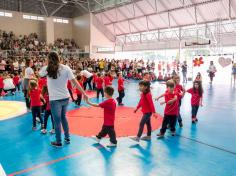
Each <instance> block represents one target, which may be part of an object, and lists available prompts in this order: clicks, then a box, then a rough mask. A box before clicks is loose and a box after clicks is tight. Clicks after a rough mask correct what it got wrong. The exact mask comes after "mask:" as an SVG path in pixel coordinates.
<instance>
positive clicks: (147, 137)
mask: <svg viewBox="0 0 236 176" xmlns="http://www.w3.org/2000/svg"><path fill="white" fill-rule="evenodd" d="M141 140H144V141H150V140H151V136H144V137H142V138H141Z"/></svg>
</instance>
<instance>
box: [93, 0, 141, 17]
mask: <svg viewBox="0 0 236 176" xmlns="http://www.w3.org/2000/svg"><path fill="white" fill-rule="evenodd" d="M139 1H143V0H130V1H128V2H124V1H123V2H120V3H117V1H116V3H115V4H114V6H113V7H106V8H105V7H104V8H103V9H100V10H94V11H91V12H92V13H95V14H98V13H101V12H104V11H107V10H111V9H115V8H118V7H123V6H126V5H129V4H132V3H133V2H139Z"/></svg>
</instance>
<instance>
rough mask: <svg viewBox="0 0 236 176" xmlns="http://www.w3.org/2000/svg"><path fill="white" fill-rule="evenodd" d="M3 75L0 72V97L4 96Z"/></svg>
mask: <svg viewBox="0 0 236 176" xmlns="http://www.w3.org/2000/svg"><path fill="white" fill-rule="evenodd" d="M3 80H4V78H3V76H2V73H0V97H1V96H2V91H3V88H4V83H3Z"/></svg>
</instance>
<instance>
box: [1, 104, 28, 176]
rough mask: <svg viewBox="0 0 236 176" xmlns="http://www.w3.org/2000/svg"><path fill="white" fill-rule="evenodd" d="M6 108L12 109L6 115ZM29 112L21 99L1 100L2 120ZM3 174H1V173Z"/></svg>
mask: <svg viewBox="0 0 236 176" xmlns="http://www.w3.org/2000/svg"><path fill="white" fill-rule="evenodd" d="M4 110H11V111H13V112H10V113H9V114H6V115H5V117H3V116H2V115H1V113H2V112H3V111H4ZM25 113H27V108H26V106H25V103H24V102H20V101H0V121H1V120H6V119H11V118H14V117H17V116H20V115H23V114H25ZM0 176H1V175H0Z"/></svg>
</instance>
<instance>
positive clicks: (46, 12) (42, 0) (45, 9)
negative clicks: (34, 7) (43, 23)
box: [41, 0, 48, 17]
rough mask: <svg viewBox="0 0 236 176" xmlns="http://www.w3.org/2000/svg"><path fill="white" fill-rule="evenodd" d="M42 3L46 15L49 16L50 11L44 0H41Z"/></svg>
mask: <svg viewBox="0 0 236 176" xmlns="http://www.w3.org/2000/svg"><path fill="white" fill-rule="evenodd" d="M41 4H42V6H43V10H44V13H45V15H46V16H47V17H48V11H47V8H46V7H45V4H44V0H41Z"/></svg>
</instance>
